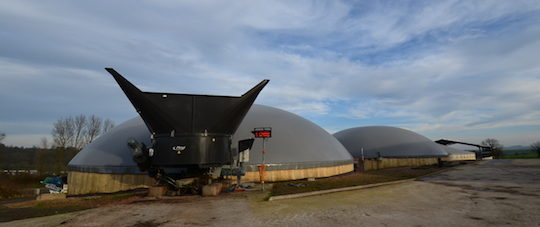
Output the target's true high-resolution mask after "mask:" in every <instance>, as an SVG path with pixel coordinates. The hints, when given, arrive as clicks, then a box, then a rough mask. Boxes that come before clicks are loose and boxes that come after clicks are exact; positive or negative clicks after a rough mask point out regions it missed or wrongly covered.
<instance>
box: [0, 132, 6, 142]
mask: <svg viewBox="0 0 540 227" xmlns="http://www.w3.org/2000/svg"><path fill="white" fill-rule="evenodd" d="M4 138H6V134H5V133H0V143H2V140H4Z"/></svg>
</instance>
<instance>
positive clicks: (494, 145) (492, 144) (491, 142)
mask: <svg viewBox="0 0 540 227" xmlns="http://www.w3.org/2000/svg"><path fill="white" fill-rule="evenodd" d="M482 145H483V146H486V147H489V148H491V152H492V154H493V158H501V157H502V149H503V146H502V145H501V144H500V143H499V140H497V139H493V138H487V139H485V140H484V141H482Z"/></svg>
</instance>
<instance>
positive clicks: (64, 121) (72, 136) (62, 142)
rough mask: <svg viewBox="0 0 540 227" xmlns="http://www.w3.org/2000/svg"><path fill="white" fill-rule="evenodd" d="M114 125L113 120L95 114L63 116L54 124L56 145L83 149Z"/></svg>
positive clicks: (53, 133)
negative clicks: (88, 115)
mask: <svg viewBox="0 0 540 227" xmlns="http://www.w3.org/2000/svg"><path fill="white" fill-rule="evenodd" d="M113 127H114V122H113V121H112V120H110V119H106V120H103V119H102V118H100V117H97V116H95V115H92V116H90V117H87V116H85V115H83V114H80V115H78V116H75V117H71V116H70V117H66V118H61V119H60V120H58V121H56V122H55V123H54V124H53V130H52V136H53V142H54V146H55V147H58V148H68V147H73V148H75V149H76V150H81V149H82V148H83V147H84V146H86V144H88V143H91V142H92V141H94V140H95V139H96V138H97V137H98V136H99V135H101V134H103V133H106V132H107V131H109V130H110V129H111V128H113ZM42 140H43V139H42ZM42 142H43V141H42Z"/></svg>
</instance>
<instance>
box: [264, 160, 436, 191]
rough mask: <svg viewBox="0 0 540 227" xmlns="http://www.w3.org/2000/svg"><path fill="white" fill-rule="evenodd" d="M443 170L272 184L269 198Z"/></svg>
mask: <svg viewBox="0 0 540 227" xmlns="http://www.w3.org/2000/svg"><path fill="white" fill-rule="evenodd" d="M444 168H445V167H442V168H440V167H435V166H433V167H431V166H426V167H422V168H413V167H398V168H389V169H381V170H372V171H367V172H364V173H357V172H354V173H350V174H346V175H342V176H335V177H329V178H323V179H317V180H316V181H307V180H297V181H287V182H278V183H274V185H273V187H272V191H271V196H279V195H288V194H296V193H303V192H312V191H320V190H327V189H334V188H344V187H352V186H359V185H368V184H376V183H383V182H390V181H397V180H404V179H410V178H416V177H420V176H424V175H427V174H430V173H433V172H436V171H439V170H442V169H444Z"/></svg>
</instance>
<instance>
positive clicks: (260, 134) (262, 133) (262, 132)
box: [252, 127, 272, 138]
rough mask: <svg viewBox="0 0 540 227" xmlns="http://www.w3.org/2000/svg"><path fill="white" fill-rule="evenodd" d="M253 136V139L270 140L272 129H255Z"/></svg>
mask: <svg viewBox="0 0 540 227" xmlns="http://www.w3.org/2000/svg"><path fill="white" fill-rule="evenodd" d="M252 133H253V135H255V138H271V137H272V128H270V127H265V128H255V129H253V131H252Z"/></svg>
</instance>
